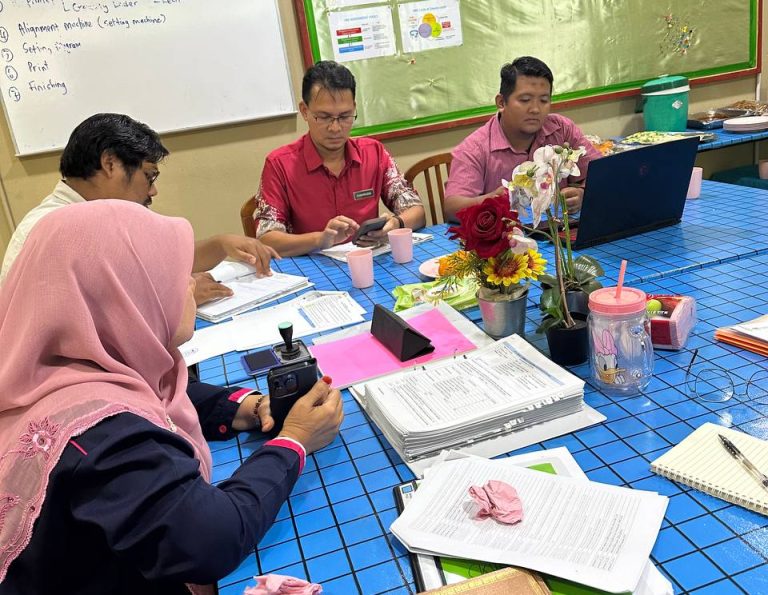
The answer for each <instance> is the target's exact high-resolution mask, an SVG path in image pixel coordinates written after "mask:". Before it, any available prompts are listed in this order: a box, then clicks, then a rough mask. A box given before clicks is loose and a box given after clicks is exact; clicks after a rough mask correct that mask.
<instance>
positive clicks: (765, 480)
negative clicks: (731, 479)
mask: <svg viewBox="0 0 768 595" xmlns="http://www.w3.org/2000/svg"><path fill="white" fill-rule="evenodd" d="M717 437H718V438H720V443H721V444H722V445H723V446H724V447H725V450H727V451H728V454H730V455H731V456H732V457H733V458H734V459H736V460H737V461H738V462H739V463H741V465H742V466H743V467H744V468H745V469H746V470H747V471H749V474H750V475H751V476H752V477H754V478H755V479H756V480H757V481H758V482H759V483H760V485H761V486H762V487H763V489H764V490H766V491H768V477H766V475H765V474H764V473H761V472H760V470H759V469H758V468H757V467H755V466H754V465H753V464H752V463H751V462H750V461H749V459H747V457H745V456H744V455H743V454H742V452H741V451H740V450H739V449H738V448H736V445H735V444H734V443H733V442H731V441H730V440H728V438H726V437H725V436H723V435H722V434H718V435H717Z"/></svg>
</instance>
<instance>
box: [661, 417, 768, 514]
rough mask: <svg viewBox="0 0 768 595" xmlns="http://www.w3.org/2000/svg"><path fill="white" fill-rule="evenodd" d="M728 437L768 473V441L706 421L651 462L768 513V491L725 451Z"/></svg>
mask: <svg viewBox="0 0 768 595" xmlns="http://www.w3.org/2000/svg"><path fill="white" fill-rule="evenodd" d="M718 434H722V435H723V436H725V437H726V438H728V439H729V440H730V441H731V442H733V444H734V445H735V446H736V447H737V448H738V449H739V450H740V451H741V452H742V453H743V454H744V456H745V457H746V458H747V459H748V460H749V461H751V462H752V463H753V464H754V465H755V466H756V467H757V468H758V469H759V470H760V471H762V472H763V473H768V442H766V441H765V440H760V439H759V438H755V437H754V436H750V435H749V434H745V433H744V432H739V431H738V430H732V429H730V428H724V427H723V426H718V425H716V424H712V423H706V424H704V425H702V426H701V427H699V428H698V429H697V430H695V431H694V432H693V433H691V434H690V435H689V436H688V437H686V438H685V439H684V440H683V441H682V442H681V443H680V444H678V445H677V446H675V447H674V448H672V449H671V450H670V451H668V452H667V453H666V454H664V455H662V456H660V457H659V458H658V459H656V460H655V461H653V462H652V463H651V471H653V472H654V473H658V474H659V475H663V476H664V477H667V478H669V479H671V480H673V481H677V482H679V483H683V484H685V485H688V486H691V487H692V488H696V489H697V490H701V491H702V492H705V493H707V494H710V495H712V496H715V497H716V498H721V499H723V500H725V501H726V502H731V503H732V504H737V505H739V506H743V507H744V508H748V509H750V510H754V511H755V512H759V513H760V514H765V515H768V491H766V490H765V489H764V488H763V487H762V486H761V485H760V484H759V483H758V482H757V480H756V479H755V478H754V477H753V476H752V475H750V474H749V472H748V471H747V470H746V469H745V468H744V467H743V466H742V465H741V464H740V463H739V462H738V461H737V460H736V459H734V458H733V457H732V456H731V455H730V454H728V451H727V450H725V448H724V447H723V445H722V444H721V443H720V440H719V439H718Z"/></svg>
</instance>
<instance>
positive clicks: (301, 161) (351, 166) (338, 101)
mask: <svg viewBox="0 0 768 595" xmlns="http://www.w3.org/2000/svg"><path fill="white" fill-rule="evenodd" d="M301 96H302V101H301V102H300V103H299V111H300V112H301V115H302V117H303V118H304V120H305V121H306V122H307V126H308V128H309V132H308V134H305V135H304V136H302V137H301V138H300V139H298V140H297V141H295V142H293V143H291V144H289V145H285V146H283V147H280V148H279V149H277V150H275V151H272V152H271V153H270V154H269V155H268V156H267V159H266V162H265V163H264V169H263V171H262V173H261V185H260V187H259V191H258V194H257V195H256V201H257V204H256V211H255V213H254V217H255V219H256V235H257V237H258V238H259V239H260V240H261V241H262V242H263V243H264V244H266V245H267V246H272V247H273V248H274V249H275V250H277V251H278V252H279V253H280V255H281V256H296V255H299V254H306V253H307V252H311V251H313V250H322V249H323V248H329V247H331V246H333V245H335V244H340V243H343V242H346V241H347V240H349V239H350V238H351V237H352V236H353V235H354V234H355V232H356V231H357V230H358V229H359V227H360V224H361V223H362V222H363V221H365V220H366V219H372V218H374V217H376V216H377V215H378V213H379V199H381V200H382V201H383V202H384V204H385V205H386V207H387V208H388V209H389V210H390V211H392V212H393V213H394V216H393V217H391V218H390V219H389V221H387V223H386V224H385V225H384V227H383V228H382V229H380V230H378V231H372V232H369V233H368V234H366V235H365V236H363V241H364V242H369V243H373V242H378V241H382V240H383V239H385V238H386V235H387V232H388V231H389V230H391V229H396V228H398V227H410V228H411V229H418V228H420V227H422V226H423V225H424V223H425V214H424V207H423V205H422V203H421V199H420V198H419V196H418V194H416V192H415V190H413V188H412V187H411V186H410V185H409V184H408V183H407V182H406V181H405V179H404V178H403V176H402V174H401V173H400V171H399V170H398V168H397V165H396V164H395V162H394V160H393V159H392V156H391V155H390V154H389V152H388V151H387V150H386V149H385V148H384V145H382V144H381V143H380V142H379V141H377V140H374V139H370V138H357V139H352V138H349V132H350V129H351V128H352V124H353V123H354V121H355V119H356V118H357V115H356V114H355V77H354V76H353V75H352V73H351V72H350V71H349V70H348V69H347V68H345V67H344V66H341V65H340V64H337V63H336V62H332V61H322V62H318V63H317V64H315V65H314V66H312V67H311V68H310V69H309V70H307V73H306V74H305V75H304V80H303V81H302V89H301Z"/></svg>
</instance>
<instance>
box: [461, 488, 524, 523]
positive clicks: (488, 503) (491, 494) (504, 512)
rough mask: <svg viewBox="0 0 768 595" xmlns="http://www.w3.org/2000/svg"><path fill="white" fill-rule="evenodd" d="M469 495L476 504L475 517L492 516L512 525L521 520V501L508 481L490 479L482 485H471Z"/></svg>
mask: <svg viewBox="0 0 768 595" xmlns="http://www.w3.org/2000/svg"><path fill="white" fill-rule="evenodd" d="M469 495H470V496H472V499H473V500H474V501H475V503H476V504H477V505H478V507H479V510H478V511H477V515H476V518H478V519H485V518H489V517H490V518H492V519H495V520H497V521H499V522H500V523H505V524H507V525H514V524H515V523H519V522H520V521H522V520H523V503H522V501H521V500H520V497H519V496H518V495H517V490H516V489H515V488H513V487H512V486H511V485H509V484H508V483H504V482H503V481H497V480H495V479H491V480H489V481H488V482H486V484H485V485H484V486H482V487H481V486H471V487H470V488H469Z"/></svg>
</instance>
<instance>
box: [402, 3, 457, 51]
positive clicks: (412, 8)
mask: <svg viewBox="0 0 768 595" xmlns="http://www.w3.org/2000/svg"><path fill="white" fill-rule="evenodd" d="M397 9H398V12H399V15H400V31H401V34H402V40H403V52H406V53H410V52H423V51H425V50H436V49H439V48H446V47H451V46H457V45H461V44H462V35H461V13H460V12H459V0H443V1H442V2H411V3H408V4H398V5H397Z"/></svg>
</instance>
